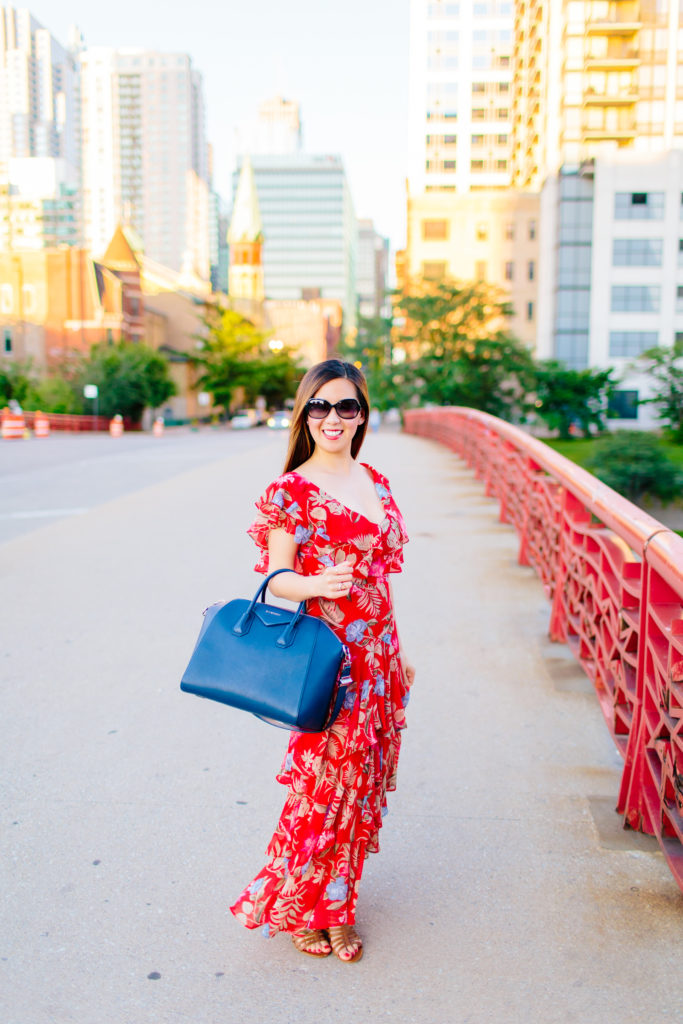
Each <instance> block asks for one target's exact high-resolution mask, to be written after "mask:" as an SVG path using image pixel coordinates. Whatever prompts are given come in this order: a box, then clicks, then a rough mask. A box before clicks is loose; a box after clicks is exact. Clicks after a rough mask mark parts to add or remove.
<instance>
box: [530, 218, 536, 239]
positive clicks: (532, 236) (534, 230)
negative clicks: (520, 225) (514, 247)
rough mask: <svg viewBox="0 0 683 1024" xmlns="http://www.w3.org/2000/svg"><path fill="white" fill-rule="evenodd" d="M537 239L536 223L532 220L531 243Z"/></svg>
mask: <svg viewBox="0 0 683 1024" xmlns="http://www.w3.org/2000/svg"><path fill="white" fill-rule="evenodd" d="M535 237H536V221H535V220H530V221H529V240H530V241H531V242H533V240H534V239H535Z"/></svg>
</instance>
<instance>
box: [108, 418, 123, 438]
mask: <svg viewBox="0 0 683 1024" xmlns="http://www.w3.org/2000/svg"><path fill="white" fill-rule="evenodd" d="M109 433H110V434H111V436H112V437H121V434H122V433H123V416H122V415H121V413H118V412H117V414H116V416H114V418H113V419H112V420H110V421H109Z"/></svg>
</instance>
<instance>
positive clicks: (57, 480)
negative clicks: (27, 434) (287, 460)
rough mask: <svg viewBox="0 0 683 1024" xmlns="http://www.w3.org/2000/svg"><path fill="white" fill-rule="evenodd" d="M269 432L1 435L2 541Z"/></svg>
mask: <svg viewBox="0 0 683 1024" xmlns="http://www.w3.org/2000/svg"><path fill="white" fill-rule="evenodd" d="M273 440H274V436H273V433H272V432H271V431H269V430H267V429H265V428H257V429H253V430H240V431H237V430H235V431H231V430H229V429H226V428H224V427H217V428H210V427H206V428H201V429H200V430H198V431H192V430H189V429H187V428H171V429H169V430H166V431H165V433H164V435H163V437H161V438H155V437H153V436H152V435H151V434H149V433H144V434H143V433H129V434H124V436H123V437H121V438H111V437H109V435H108V434H99V433H97V434H95V433H94V434H86V433H83V434H68V433H58V432H55V433H53V434H52V435H51V436H50V437H49V438H45V439H41V440H36V439H35V438H31V439H29V440H26V441H15V440H13V441H4V442H2V441H0V544H1V543H3V542H4V541H6V540H10V539H11V538H12V537H18V536H19V535H20V534H22V533H26V532H28V531H30V530H33V529H36V528H37V527H39V526H42V525H44V524H45V523H50V522H56V521H58V520H60V519H64V518H66V517H67V516H80V515H83V514H85V513H86V512H88V511H89V510H90V509H92V508H95V507H96V506H98V505H101V504H103V503H104V502H106V501H111V500H112V499H114V498H117V497H120V496H121V495H122V494H129V493H131V492H132V491H137V490H140V489H141V488H143V487H147V486H150V485H152V484H156V483H160V482H161V481H163V480H168V479H170V478H171V477H173V476H177V475H178V474H179V473H183V472H186V471H187V470H189V469H193V468H196V467H198V466H204V465H206V464H207V463H210V462H216V461H219V460H220V459H224V458H227V457H229V456H231V455H236V454H239V453H241V452H245V451H251V450H252V449H257V448H260V447H262V446H264V445H268V444H272V443H273Z"/></svg>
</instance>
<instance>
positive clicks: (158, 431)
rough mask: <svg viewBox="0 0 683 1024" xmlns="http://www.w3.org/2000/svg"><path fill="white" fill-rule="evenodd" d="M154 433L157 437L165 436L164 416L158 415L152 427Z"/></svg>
mask: <svg viewBox="0 0 683 1024" xmlns="http://www.w3.org/2000/svg"><path fill="white" fill-rule="evenodd" d="M152 433H153V434H154V436H155V437H163V435H164V417H163V416H157V418H156V419H155V421H154V426H153V427H152Z"/></svg>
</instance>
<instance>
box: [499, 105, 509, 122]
mask: <svg viewBox="0 0 683 1024" xmlns="http://www.w3.org/2000/svg"><path fill="white" fill-rule="evenodd" d="M509 116H510V111H509V110H508V108H507V107H499V108H498V110H497V111H496V117H497V118H498V120H499V121H507V119H508V117H509Z"/></svg>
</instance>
